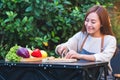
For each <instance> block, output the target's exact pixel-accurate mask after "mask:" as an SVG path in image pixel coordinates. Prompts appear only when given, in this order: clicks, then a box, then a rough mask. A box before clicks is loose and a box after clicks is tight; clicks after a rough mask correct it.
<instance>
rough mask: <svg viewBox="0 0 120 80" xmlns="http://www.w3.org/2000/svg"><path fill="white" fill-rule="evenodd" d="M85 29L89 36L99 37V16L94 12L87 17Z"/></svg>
mask: <svg viewBox="0 0 120 80" xmlns="http://www.w3.org/2000/svg"><path fill="white" fill-rule="evenodd" d="M85 27H86V30H87V33H88V34H90V35H91V36H100V34H101V33H100V27H101V23H100V19H99V16H98V15H97V14H96V13H95V12H92V13H90V14H89V15H88V16H87V18H86V20H85Z"/></svg>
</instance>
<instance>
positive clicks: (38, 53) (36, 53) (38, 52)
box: [31, 49, 42, 57]
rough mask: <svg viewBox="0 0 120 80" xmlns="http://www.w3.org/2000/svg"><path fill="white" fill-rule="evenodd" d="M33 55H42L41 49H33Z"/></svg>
mask: <svg viewBox="0 0 120 80" xmlns="http://www.w3.org/2000/svg"><path fill="white" fill-rule="evenodd" d="M31 55H32V56H33V57H42V54H41V51H40V50H39V49H35V50H33V52H32V54H31Z"/></svg>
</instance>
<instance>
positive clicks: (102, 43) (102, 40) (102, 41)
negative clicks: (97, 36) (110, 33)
mask: <svg viewBox="0 0 120 80" xmlns="http://www.w3.org/2000/svg"><path fill="white" fill-rule="evenodd" d="M87 37H88V34H87V36H86V37H85V39H84V40H83V43H82V45H81V47H80V51H81V50H82V48H83V46H84V44H85V41H86V40H87ZM103 46H104V35H103V36H102V38H101V50H100V51H101V52H102V51H103Z"/></svg>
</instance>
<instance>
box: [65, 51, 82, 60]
mask: <svg viewBox="0 0 120 80" xmlns="http://www.w3.org/2000/svg"><path fill="white" fill-rule="evenodd" d="M65 58H67V59H72V58H74V59H80V54H78V53H77V52H76V51H74V50H70V51H69V52H68V53H67V54H66V56H65Z"/></svg>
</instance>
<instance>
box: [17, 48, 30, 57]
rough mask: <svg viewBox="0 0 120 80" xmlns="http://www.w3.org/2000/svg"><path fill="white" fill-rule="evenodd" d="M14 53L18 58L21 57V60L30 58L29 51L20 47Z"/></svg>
mask: <svg viewBox="0 0 120 80" xmlns="http://www.w3.org/2000/svg"><path fill="white" fill-rule="evenodd" d="M16 53H17V55H18V56H21V57H23V58H29V57H30V54H29V51H28V50H27V48H23V47H20V48H19V49H18V50H17V52H16Z"/></svg>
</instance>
